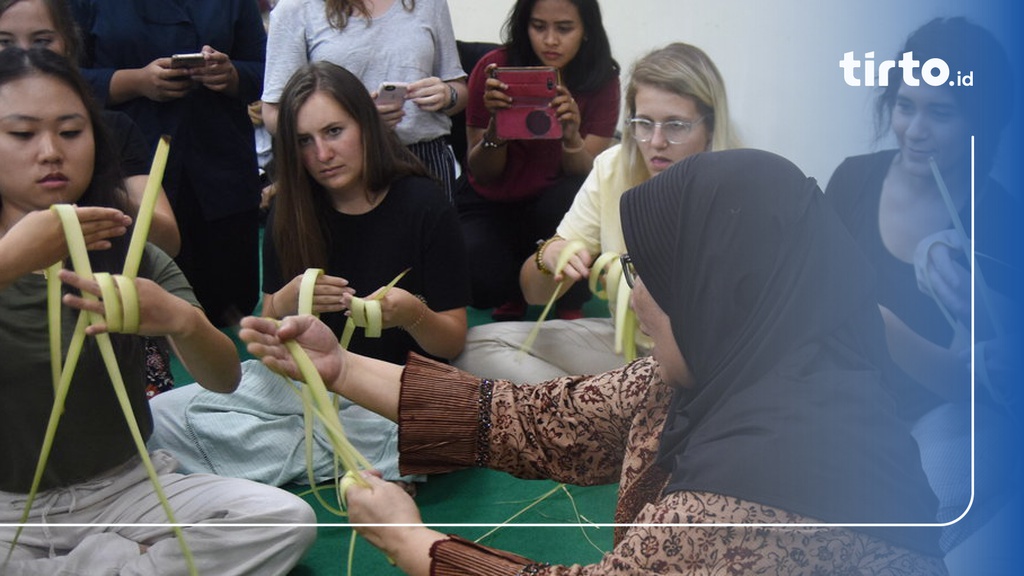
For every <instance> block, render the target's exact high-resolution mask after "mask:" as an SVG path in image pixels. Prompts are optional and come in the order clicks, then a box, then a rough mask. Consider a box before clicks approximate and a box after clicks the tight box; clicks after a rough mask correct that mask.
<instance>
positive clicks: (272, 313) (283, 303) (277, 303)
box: [263, 283, 299, 320]
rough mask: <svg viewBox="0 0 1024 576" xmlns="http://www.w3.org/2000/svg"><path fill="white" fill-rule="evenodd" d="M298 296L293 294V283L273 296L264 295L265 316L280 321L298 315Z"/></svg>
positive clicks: (286, 285) (265, 293)
mask: <svg viewBox="0 0 1024 576" xmlns="http://www.w3.org/2000/svg"><path fill="white" fill-rule="evenodd" d="M298 305H299V301H298V294H291V283H288V284H285V285H284V287H283V288H281V289H280V290H278V291H277V292H274V293H273V294H270V293H267V292H264V293H263V316H265V317H267V318H277V319H278V320H280V319H281V318H284V317H285V316H292V315H294V314H297V313H298Z"/></svg>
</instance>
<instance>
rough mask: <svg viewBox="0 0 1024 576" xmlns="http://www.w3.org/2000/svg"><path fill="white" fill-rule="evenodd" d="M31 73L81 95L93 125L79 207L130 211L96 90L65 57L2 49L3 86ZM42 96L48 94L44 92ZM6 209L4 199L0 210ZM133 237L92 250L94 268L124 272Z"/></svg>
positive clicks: (0, 73)
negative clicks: (89, 162) (92, 150)
mask: <svg viewBox="0 0 1024 576" xmlns="http://www.w3.org/2000/svg"><path fill="white" fill-rule="evenodd" d="M30 76H47V77H51V78H55V79H56V80H58V81H60V82H61V83H62V84H64V85H65V86H67V87H69V88H71V90H72V91H73V92H74V93H75V95H77V96H78V98H79V99H80V100H81V101H82V103H83V104H84V105H85V109H86V111H87V112H88V115H89V122H90V123H91V124H92V133H93V145H94V147H95V150H96V152H95V160H94V165H93V174H92V180H91V181H90V182H89V186H88V187H87V188H86V189H85V192H83V193H82V197H81V198H79V199H78V201H77V202H76V204H78V205H79V206H106V207H110V208H117V209H119V210H121V211H122V212H125V213H126V214H130V213H131V211H130V208H129V204H128V195H127V192H125V189H124V179H123V177H122V175H121V167H120V163H119V162H118V157H117V155H116V154H114V149H113V146H112V145H111V143H110V137H109V136H108V135H107V131H106V128H105V126H104V123H103V121H102V119H101V118H100V108H99V106H97V104H96V102H95V100H93V97H92V92H91V91H90V90H89V87H88V86H87V85H86V83H85V81H84V80H83V79H82V76H81V75H80V74H79V73H78V70H77V69H76V68H75V67H74V66H73V65H72V64H71V63H70V62H69V61H68V60H67V59H66V58H64V57H63V56H61V55H60V54H57V53H56V52H51V51H50V50H46V49H41V48H34V49H32V50H23V49H21V48H18V47H10V48H6V49H4V50H3V51H0V87H2V86H4V85H5V84H7V83H9V82H14V81H17V80H21V79H22V78H28V77H30ZM39 97H40V98H45V97H47V96H46V95H45V94H40V95H39ZM5 169H7V170H19V169H22V167H19V166H7V167H5ZM2 208H3V205H2V200H0V209H2ZM129 238H130V236H128V235H125V236H121V237H118V238H111V239H110V241H111V243H112V244H113V247H112V248H111V249H110V250H98V251H90V252H89V256H90V259H91V260H92V264H93V267H95V268H96V269H97V270H99V271H105V272H120V269H121V267H122V266H123V264H124V256H125V254H126V253H127V251H128V241H129Z"/></svg>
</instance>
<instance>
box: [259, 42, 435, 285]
mask: <svg viewBox="0 0 1024 576" xmlns="http://www.w3.org/2000/svg"><path fill="white" fill-rule="evenodd" d="M315 93H321V94H325V95H327V96H330V97H331V98H332V99H333V100H334V101H335V102H337V103H338V105H339V106H341V108H342V109H344V110H345V112H347V113H348V114H349V115H350V116H352V118H353V120H355V122H356V124H358V125H359V128H360V131H361V132H362V145H363V173H362V184H363V186H364V187H365V189H366V190H367V195H368V200H369V201H370V202H371V203H375V201H376V199H377V197H378V196H380V195H381V194H383V193H384V192H385V191H386V190H387V189H388V187H389V186H390V185H391V183H392V182H394V181H395V180H397V179H399V178H402V177H404V176H423V177H427V178H429V177H430V174H429V172H427V169H426V168H424V167H423V164H422V163H421V162H420V161H419V159H418V158H417V157H416V156H414V155H413V153H412V152H410V151H409V149H408V148H406V147H405V146H403V145H402V143H401V142H400V141H399V140H398V136H396V135H395V132H394V131H393V130H391V129H390V128H388V127H387V125H385V124H384V122H383V121H382V120H381V119H380V115H379V114H378V113H377V107H376V106H375V105H374V103H373V100H372V99H371V98H370V94H369V92H367V91H366V87H365V86H363V83H362V82H361V81H360V80H359V79H358V78H356V77H355V75H353V74H352V73H351V72H349V71H348V70H345V69H344V68H342V67H341V66H338V65H336V64H332V63H330V62H326V61H321V62H313V63H310V64H307V65H305V66H303V67H302V68H300V69H299V70H298V71H296V72H295V74H294V75H293V76H292V77H291V79H290V80H288V83H287V84H286V85H285V87H284V91H283V92H282V94H281V102H280V108H279V116H278V123H277V125H278V130H277V136H276V137H275V139H274V158H275V161H276V162H277V171H278V172H277V195H276V196H275V199H274V203H275V206H274V223H273V227H272V230H271V234H272V235H273V236H272V237H273V240H274V246H275V248H276V249H277V254H278V259H279V260H280V264H281V274H282V278H292V277H294V276H297V275H299V274H301V273H302V272H303V271H305V270H306V268H323V267H325V266H326V265H327V259H328V254H329V252H330V249H329V247H330V237H329V235H330V232H329V229H328V226H327V220H326V216H325V215H326V214H329V213H330V212H331V211H333V210H334V207H333V206H332V205H331V202H330V198H329V196H328V193H327V191H326V190H324V188H323V186H321V185H320V184H319V183H317V182H316V181H315V180H314V179H313V177H312V176H310V174H309V172H308V171H306V168H305V166H303V164H302V153H301V151H300V149H299V135H298V130H297V126H298V115H299V110H300V109H301V108H302V107H303V106H304V105H305V104H306V102H307V101H309V98H310V97H311V96H312V95H313V94H315Z"/></svg>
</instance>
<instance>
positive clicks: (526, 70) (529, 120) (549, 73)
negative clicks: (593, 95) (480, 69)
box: [491, 66, 562, 140]
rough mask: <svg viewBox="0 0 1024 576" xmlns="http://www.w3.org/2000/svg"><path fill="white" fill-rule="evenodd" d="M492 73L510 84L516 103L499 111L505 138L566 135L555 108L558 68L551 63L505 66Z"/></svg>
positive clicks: (501, 133) (499, 125)
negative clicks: (552, 104)
mask: <svg viewBox="0 0 1024 576" xmlns="http://www.w3.org/2000/svg"><path fill="white" fill-rule="evenodd" d="M491 76H492V77H494V78H497V79H499V80H501V81H502V82H503V83H505V84H506V85H507V86H508V89H507V90H505V93H506V94H508V95H509V96H510V97H512V107H511V108H506V109H503V110H499V111H498V113H497V114H496V115H495V121H496V128H497V134H498V137H499V138H501V139H502V140H554V139H558V138H561V137H562V125H561V124H560V123H559V122H558V116H557V115H556V114H555V111H554V109H553V108H551V105H550V104H551V100H552V99H553V98H554V97H555V96H557V95H558V84H559V81H560V78H559V74H558V69H557V68H553V67H550V66H522V67H501V68H495V69H493V70H491Z"/></svg>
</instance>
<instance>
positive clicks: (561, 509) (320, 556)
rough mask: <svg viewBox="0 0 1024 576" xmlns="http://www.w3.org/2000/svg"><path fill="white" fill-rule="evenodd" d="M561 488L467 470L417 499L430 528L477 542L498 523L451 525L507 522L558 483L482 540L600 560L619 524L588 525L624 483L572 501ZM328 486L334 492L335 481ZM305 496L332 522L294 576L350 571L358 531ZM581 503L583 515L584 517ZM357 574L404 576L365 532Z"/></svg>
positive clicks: (576, 491) (577, 494)
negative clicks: (354, 533) (353, 537)
mask: <svg viewBox="0 0 1024 576" xmlns="http://www.w3.org/2000/svg"><path fill="white" fill-rule="evenodd" d="M558 487H559V485H558V484H556V483H554V482H550V481H547V480H522V479H518V478H513V477H512V476H509V475H508V474H504V473H501V472H495V471H493V470H483V469H471V470H461V471H458V472H453V473H451V474H443V475H438V476H432V477H430V479H429V480H428V481H427V482H426V483H425V484H422V485H420V488H419V492H418V494H417V496H416V503H417V504H418V505H419V507H420V512H421V514H422V516H423V521H424V522H425V523H426V524H428V525H434V524H436V525H435V526H432V528H434V529H435V530H437V531H439V532H443V533H446V534H458V535H459V536H462V537H463V538H467V539H470V540H476V539H477V538H480V537H481V536H484V535H486V534H487V533H488V532H490V531H491V530H492V527H490V526H487V527H480V526H451V524H492V525H499V524H502V523H504V522H505V521H507V520H508V519H509V518H510V517H512V516H513V515H515V514H517V513H519V512H521V511H522V510H523V509H524V508H526V507H528V506H530V505H531V504H532V503H534V502H535V501H536V500H538V499H539V498H540V497H542V496H544V495H545V494H547V493H548V492H550V491H551V490H552V489H553V488H557V490H556V491H555V492H554V493H553V494H551V495H550V496H549V497H548V498H546V499H544V500H543V501H541V502H540V503H538V504H536V505H534V506H533V507H531V508H530V509H529V510H527V511H526V512H524V513H522V514H521V515H519V516H518V517H517V518H515V520H514V521H512V523H510V524H508V525H506V526H504V527H501V528H499V529H498V530H497V531H495V532H493V533H491V534H490V535H487V537H486V538H485V539H483V540H482V541H481V543H482V544H486V545H488V546H494V547H496V548H500V549H503V550H509V551H512V552H515V553H517V554H522V555H523V556H526V557H528V558H532V559H534V560H536V561H538V562H551V563H555V564H587V563H592V562H596V561H597V560H599V559H600V558H601V556H602V554H603V553H604V552H603V551H607V550H610V549H611V546H612V530H613V529H612V528H611V527H594V526H586V524H587V523H588V521H589V522H593V523H609V522H611V521H612V518H613V514H614V510H615V500H616V486H614V485H609V486H592V487H580V486H566V491H567V492H568V494H571V495H572V499H570V498H569V496H568V495H567V493H566V491H563V490H562V489H561V488H558ZM325 488H326V489H327V490H328V491H331V490H333V486H326V487H325ZM292 491H293V492H298V491H297V490H292ZM299 493H301V492H299ZM325 496H330V494H325ZM303 497H304V498H305V499H306V500H307V501H309V502H310V504H311V505H312V506H313V508H314V509H315V510H316V511H317V517H318V521H319V522H320V523H322V524H332V525H331V526H321V527H320V528H319V534H318V537H317V540H316V543H315V544H314V545H313V547H312V548H311V549H310V550H309V552H308V553H307V554H306V556H305V557H304V558H303V560H302V562H301V563H300V564H299V565H298V566H297V567H296V568H295V569H294V570H292V571H291V572H290V576H312V575H316V576H324V575H339V576H341V575H345V574H347V573H348V568H347V562H348V553H349V544H350V542H351V535H352V529H351V528H349V527H347V526H335V525H336V524H344V523H345V520H344V519H343V518H338V517H336V516H334V515H333V514H331V513H330V512H327V511H325V510H324V509H323V508H322V507H321V506H320V505H319V504H318V503H317V502H316V501H315V499H314V497H313V496H312V495H310V494H305V495H304V496H303ZM328 501H331V500H328ZM574 502H575V506H576V510H578V511H579V514H580V516H581V517H582V518H583V520H579V519H577V516H576V511H575V510H574V507H573V503H574ZM581 521H582V522H583V523H584V524H582V525H580V526H536V525H537V524H576V523H577V522H581ZM517 524H518V526H517ZM526 525H529V526H526ZM352 574H355V575H373V574H396V570H395V568H394V567H393V566H391V565H390V564H389V563H388V562H387V560H386V559H385V558H384V556H383V555H382V554H381V553H380V552H379V551H377V549H376V548H374V547H373V546H372V545H370V544H369V543H367V542H366V541H365V540H363V539H362V538H361V537H358V538H357V539H356V544H355V551H354V558H353V569H352Z"/></svg>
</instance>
